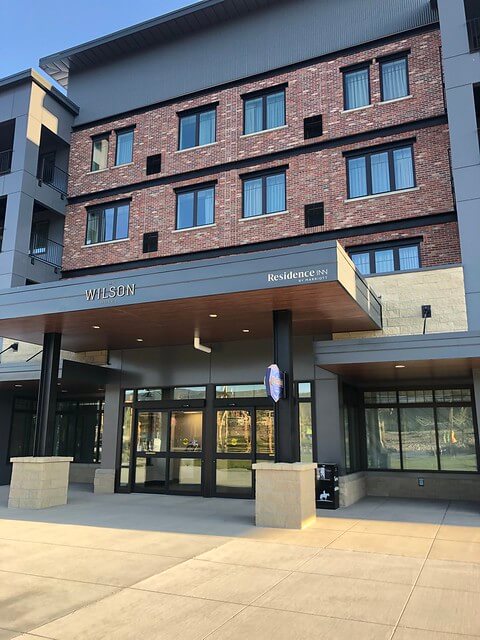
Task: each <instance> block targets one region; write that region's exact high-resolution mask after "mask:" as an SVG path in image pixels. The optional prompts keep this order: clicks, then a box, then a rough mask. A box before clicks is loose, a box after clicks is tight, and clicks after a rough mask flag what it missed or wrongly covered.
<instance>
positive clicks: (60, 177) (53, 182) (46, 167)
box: [38, 158, 68, 195]
mask: <svg viewBox="0 0 480 640" xmlns="http://www.w3.org/2000/svg"><path fill="white" fill-rule="evenodd" d="M38 178H39V180H41V181H42V182H44V183H45V184H48V185H50V186H51V187H53V188H54V189H56V190H57V191H60V193H63V194H65V195H67V184H68V173H67V172H66V171H64V170H63V169H60V168H59V167H57V166H56V165H55V163H54V162H52V161H51V160H47V159H45V158H44V159H43V160H42V162H41V165H40V171H39V175H38Z"/></svg>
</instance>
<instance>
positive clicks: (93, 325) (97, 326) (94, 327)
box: [92, 324, 100, 329]
mask: <svg viewBox="0 0 480 640" xmlns="http://www.w3.org/2000/svg"><path fill="white" fill-rule="evenodd" d="M92 329H100V325H98V324H92Z"/></svg>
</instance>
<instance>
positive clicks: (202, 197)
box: [177, 187, 215, 229]
mask: <svg viewBox="0 0 480 640" xmlns="http://www.w3.org/2000/svg"><path fill="white" fill-rule="evenodd" d="M214 219H215V187H206V188H201V189H193V190H190V191H180V192H177V229H190V228H192V227H204V226H205V225H207V224H213V222H214Z"/></svg>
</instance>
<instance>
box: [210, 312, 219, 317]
mask: <svg viewBox="0 0 480 640" xmlns="http://www.w3.org/2000/svg"><path fill="white" fill-rule="evenodd" d="M209 317H210V318H218V314H216V313H210V314H209Z"/></svg>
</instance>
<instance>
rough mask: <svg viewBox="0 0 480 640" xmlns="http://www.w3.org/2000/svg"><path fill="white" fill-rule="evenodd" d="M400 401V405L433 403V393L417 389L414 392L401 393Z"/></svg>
mask: <svg viewBox="0 0 480 640" xmlns="http://www.w3.org/2000/svg"><path fill="white" fill-rule="evenodd" d="M398 401H399V402H400V404H409V403H422V402H433V391H430V390H425V389H416V390H414V391H399V392H398Z"/></svg>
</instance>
